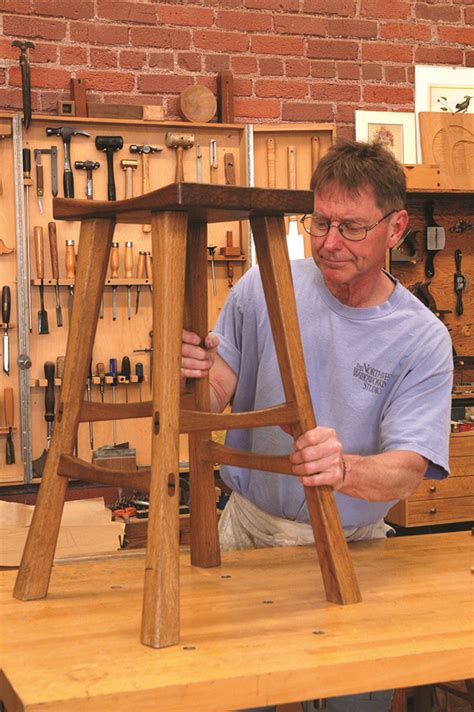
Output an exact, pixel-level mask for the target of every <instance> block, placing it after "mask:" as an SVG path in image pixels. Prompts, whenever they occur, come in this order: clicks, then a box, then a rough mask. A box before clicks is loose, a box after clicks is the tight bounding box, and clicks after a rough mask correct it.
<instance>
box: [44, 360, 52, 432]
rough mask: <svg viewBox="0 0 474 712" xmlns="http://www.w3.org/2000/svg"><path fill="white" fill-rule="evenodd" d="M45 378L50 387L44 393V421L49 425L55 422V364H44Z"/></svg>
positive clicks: (47, 362)
mask: <svg viewBox="0 0 474 712" xmlns="http://www.w3.org/2000/svg"><path fill="white" fill-rule="evenodd" d="M44 377H45V378H46V380H47V382H48V385H47V386H46V389H45V392H44V419H45V420H46V422H47V423H52V422H53V420H54V363H53V361H46V363H45V364H44Z"/></svg>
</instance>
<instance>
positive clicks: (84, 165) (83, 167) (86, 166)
mask: <svg viewBox="0 0 474 712" xmlns="http://www.w3.org/2000/svg"><path fill="white" fill-rule="evenodd" d="M99 166H100V163H98V162H97V161H76V162H75V163H74V168H77V170H78V171H86V198H87V200H92V198H93V197H94V194H93V189H92V171H95V170H96V169H97V168H99Z"/></svg>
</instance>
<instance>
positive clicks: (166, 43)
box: [130, 27, 191, 49]
mask: <svg viewBox="0 0 474 712" xmlns="http://www.w3.org/2000/svg"><path fill="white" fill-rule="evenodd" d="M130 44H131V45H132V47H166V48H167V49H189V48H190V46H191V33H190V32H189V30H166V29H161V28H156V27H132V28H131V30H130Z"/></svg>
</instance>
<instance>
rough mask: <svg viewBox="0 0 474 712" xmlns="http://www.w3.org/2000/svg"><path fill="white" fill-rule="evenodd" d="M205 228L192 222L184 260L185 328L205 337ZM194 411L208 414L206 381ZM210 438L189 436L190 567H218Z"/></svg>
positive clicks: (201, 381) (197, 386)
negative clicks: (207, 450)
mask: <svg viewBox="0 0 474 712" xmlns="http://www.w3.org/2000/svg"><path fill="white" fill-rule="evenodd" d="M207 273H208V263H207V226H206V224H205V223H193V224H191V225H190V226H189V231H188V250H187V260H186V306H187V310H186V311H187V319H186V328H187V329H190V330H191V331H194V332H195V333H197V334H199V335H200V336H201V337H202V338H204V337H205V336H206V334H207V332H208V329H209V317H208V310H207ZM193 389H194V399H195V408H196V410H203V411H207V412H209V410H210V407H211V406H210V397H209V379H208V378H197V379H196V380H195V381H194V383H193ZM210 439H211V433H210V432H202V431H201V432H198V433H190V434H189V488H190V502H191V508H190V515H191V563H192V564H193V566H202V567H210V566H219V564H220V563H221V557H220V549H219V535H218V533H217V509H216V487H215V482H214V468H213V466H212V463H209V462H203V461H202V459H201V458H199V456H198V452H199V447H200V444H201V443H202V442H204V441H207V440H210Z"/></svg>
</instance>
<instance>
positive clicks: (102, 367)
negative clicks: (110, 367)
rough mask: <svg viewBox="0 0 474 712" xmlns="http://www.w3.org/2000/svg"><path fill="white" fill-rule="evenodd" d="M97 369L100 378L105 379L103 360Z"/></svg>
mask: <svg viewBox="0 0 474 712" xmlns="http://www.w3.org/2000/svg"><path fill="white" fill-rule="evenodd" d="M96 370H97V375H98V376H99V379H100V380H101V381H103V380H104V378H105V365H104V364H103V363H102V361H99V363H98V364H97V365H96Z"/></svg>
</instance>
